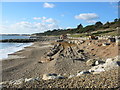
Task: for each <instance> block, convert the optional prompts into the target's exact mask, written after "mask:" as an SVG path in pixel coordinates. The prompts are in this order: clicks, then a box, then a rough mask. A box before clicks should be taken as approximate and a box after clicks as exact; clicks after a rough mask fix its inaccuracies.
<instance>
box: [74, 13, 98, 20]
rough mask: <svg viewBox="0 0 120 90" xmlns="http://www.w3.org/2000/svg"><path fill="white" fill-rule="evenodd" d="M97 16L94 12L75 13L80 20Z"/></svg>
mask: <svg viewBox="0 0 120 90" xmlns="http://www.w3.org/2000/svg"><path fill="white" fill-rule="evenodd" d="M98 17H99V16H98V15H97V14H96V13H82V14H79V15H76V16H75V18H76V19H82V20H93V19H97V18H98Z"/></svg>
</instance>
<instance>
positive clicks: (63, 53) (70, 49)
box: [41, 42, 87, 63]
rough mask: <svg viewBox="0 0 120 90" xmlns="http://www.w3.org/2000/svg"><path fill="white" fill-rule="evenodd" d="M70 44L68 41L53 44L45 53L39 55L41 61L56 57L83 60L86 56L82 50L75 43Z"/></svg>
mask: <svg viewBox="0 0 120 90" xmlns="http://www.w3.org/2000/svg"><path fill="white" fill-rule="evenodd" d="M72 45H73V44H72ZM72 45H71V44H69V43H68V42H62V43H58V44H55V45H54V46H53V48H51V49H50V51H49V52H48V53H47V54H45V55H44V56H43V57H41V62H42V63H43V62H49V61H52V60H57V59H58V58H71V59H72V60H80V61H84V60H85V59H86V58H87V55H85V53H84V50H82V49H79V48H78V46H77V45H74V46H72Z"/></svg>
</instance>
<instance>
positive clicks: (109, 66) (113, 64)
mask: <svg viewBox="0 0 120 90" xmlns="http://www.w3.org/2000/svg"><path fill="white" fill-rule="evenodd" d="M119 66H120V62H118V61H110V62H106V63H104V64H100V65H98V66H94V67H92V68H91V69H89V71H90V70H91V71H93V72H94V73H99V72H104V71H108V70H110V69H113V68H118V67H119Z"/></svg>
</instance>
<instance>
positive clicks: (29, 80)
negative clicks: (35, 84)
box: [25, 78, 34, 82]
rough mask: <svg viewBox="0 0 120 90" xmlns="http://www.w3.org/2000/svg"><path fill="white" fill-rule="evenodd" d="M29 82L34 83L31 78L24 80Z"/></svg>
mask: <svg viewBox="0 0 120 90" xmlns="http://www.w3.org/2000/svg"><path fill="white" fill-rule="evenodd" d="M31 81H34V79H33V78H28V79H27V78H25V82H31Z"/></svg>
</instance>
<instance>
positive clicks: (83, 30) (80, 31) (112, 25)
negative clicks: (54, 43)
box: [33, 18, 120, 37]
mask: <svg viewBox="0 0 120 90" xmlns="http://www.w3.org/2000/svg"><path fill="white" fill-rule="evenodd" d="M117 27H120V18H119V19H114V21H113V22H106V23H105V24H103V23H102V22H100V21H98V22H96V23H95V24H94V25H88V26H86V27H83V25H82V24H79V25H78V26H77V27H76V28H72V29H54V30H48V31H46V32H44V33H35V34H33V35H40V36H41V35H42V36H46V35H47V36H50V35H52V36H58V35H61V34H76V33H77V34H79V35H74V36H75V37H78V36H79V37H80V36H85V35H86V34H83V33H91V32H94V31H98V30H100V29H101V30H102V29H108V28H117ZM109 32H112V31H98V32H96V33H92V35H99V34H106V33H109Z"/></svg>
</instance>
